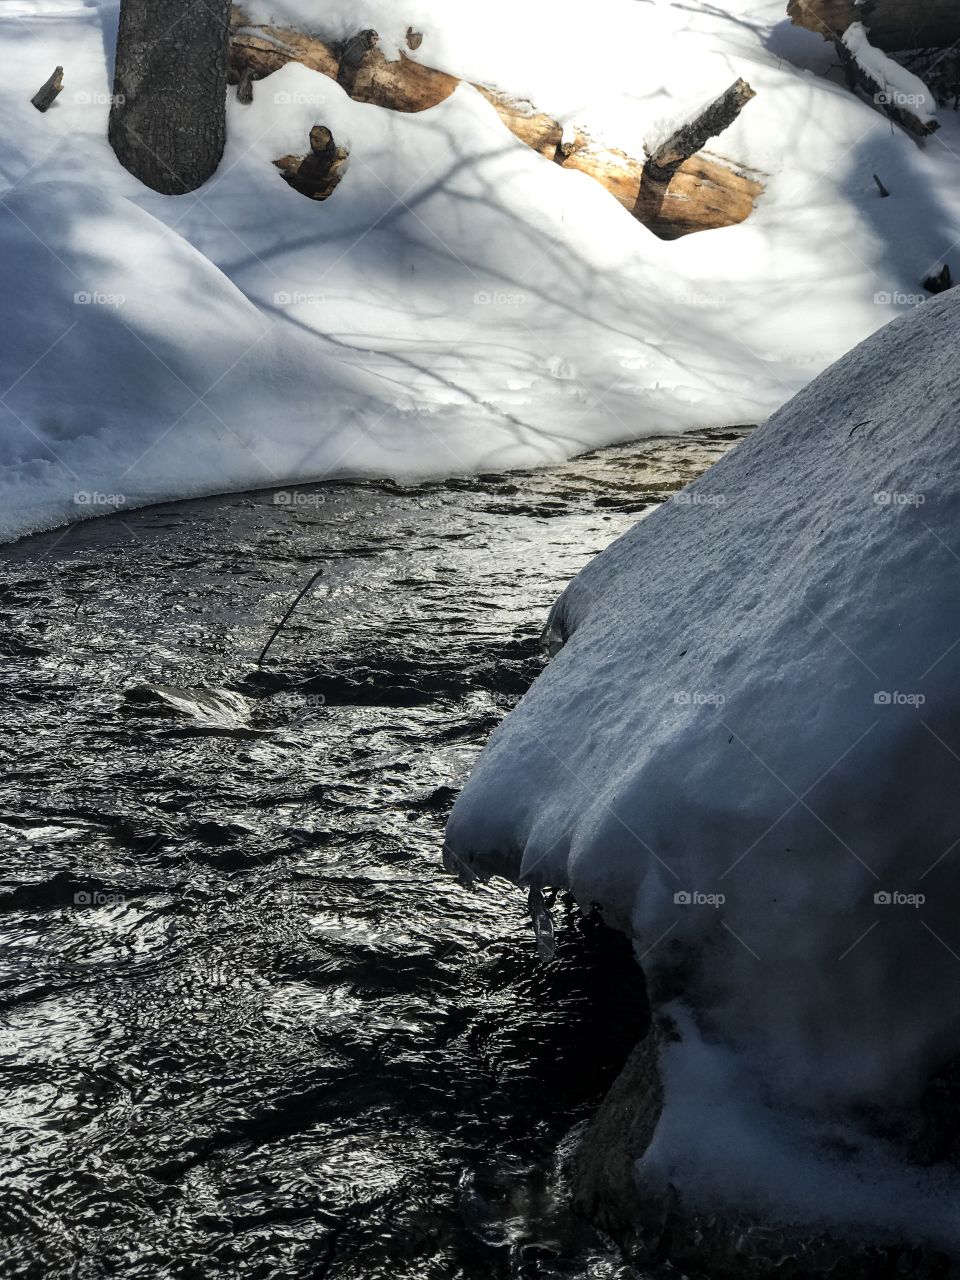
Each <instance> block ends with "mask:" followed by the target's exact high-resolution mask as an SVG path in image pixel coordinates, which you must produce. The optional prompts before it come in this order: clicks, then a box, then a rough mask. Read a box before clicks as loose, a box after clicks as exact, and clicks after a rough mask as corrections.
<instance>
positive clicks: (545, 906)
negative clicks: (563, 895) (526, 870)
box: [527, 885, 557, 960]
mask: <svg viewBox="0 0 960 1280" xmlns="http://www.w3.org/2000/svg"><path fill="white" fill-rule="evenodd" d="M555 901H556V894H552V895H551V898H550V902H549V903H548V902H547V901H546V899H545V898H544V896H543V892H542V891H541V890H540V889H538V888H537V887H536V885H531V886H530V891H529V893H528V894H527V907H528V908H529V911H530V919H531V920H532V921H533V936H534V937H535V938H536V940H537V952H538V953H539V955H540V959H541V960H552V959H553V957H554V956H555V955H556V952H557V941H556V937H555V936H554V930H553V916H552V915H551V914H550V908H551V907H552V906H553V904H554V902H555Z"/></svg>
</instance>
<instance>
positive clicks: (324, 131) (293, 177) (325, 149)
mask: <svg viewBox="0 0 960 1280" xmlns="http://www.w3.org/2000/svg"><path fill="white" fill-rule="evenodd" d="M349 154H350V153H349V152H348V151H347V150H346V148H344V147H338V146H337V144H336V142H335V141H334V138H333V134H332V133H331V132H330V130H329V129H328V128H327V126H326V125H323V124H315V125H314V126H313V128H312V129H311V130H310V153H309V155H306V156H281V157H280V159H279V160H274V162H273V163H274V164H275V165H276V166H277V168H278V169H279V170H280V173H281V176H282V177H283V179H284V181H285V182H287V183H288V184H289V185H290V186H291V187H293V189H294V191H299V192H300V194H301V195H304V196H308V197H309V198H310V199H311V200H326V199H328V198H329V197H330V196H331V195H332V194H333V192H334V191H335V190H336V188H337V187H338V186H339V184H340V181H341V179H342V178H343V172H344V168H345V166H346V161H347V157H348V156H349Z"/></svg>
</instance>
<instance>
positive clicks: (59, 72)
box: [30, 67, 63, 111]
mask: <svg viewBox="0 0 960 1280" xmlns="http://www.w3.org/2000/svg"><path fill="white" fill-rule="evenodd" d="M62 89H63V67H57V68H56V70H55V71H54V72H53V75H51V76H50V78H49V80H47V81H45V82H44V83H43V84H42V85H41V86H40V88H39V89H38V90H37V92H36V93H35V94H34V95H33V97H32V98H31V99H30V101H31V102H32V103H33V105H34V106H35V107H36V108H37V110H38V111H46V110H47V108H48V107H50V106H51V105H52V104H53V102H54V100H55V99H56V97H57V96H58V94H59V93H60V92H61V90H62Z"/></svg>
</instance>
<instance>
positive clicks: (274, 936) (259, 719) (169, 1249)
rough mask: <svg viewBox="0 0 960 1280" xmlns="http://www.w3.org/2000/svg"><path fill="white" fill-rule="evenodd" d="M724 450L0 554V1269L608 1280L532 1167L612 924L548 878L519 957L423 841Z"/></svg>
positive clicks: (624, 1044)
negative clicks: (577, 631) (526, 696)
mask: <svg viewBox="0 0 960 1280" xmlns="http://www.w3.org/2000/svg"><path fill="white" fill-rule="evenodd" d="M744 434H745V429H740V428H736V429H726V430H711V431H702V432H696V433H691V434H688V435H686V436H683V437H679V438H672V439H654V440H646V441H643V442H641V443H639V444H633V445H630V446H624V447H619V448H613V449H607V450H603V451H601V452H597V453H594V454H590V455H587V456H584V457H581V458H577V459H574V460H573V461H571V462H568V463H565V464H563V465H558V466H554V467H550V468H545V469H542V470H538V471H533V472H525V473H513V474H498V475H485V476H480V477H472V478H465V479H454V480H448V481H445V482H439V483H429V484H422V485H419V486H415V487H401V486H397V485H394V484H391V483H385V482H366V481H365V482H356V483H336V484H322V485H301V486H297V487H295V488H293V487H292V488H289V489H286V490H280V491H276V492H257V493H244V494H232V495H228V496H225V497H216V498H206V499H198V500H195V501H189V502H181V503H171V504H169V505H165V506H157V507H151V508H148V509H146V510H142V511H136V512H124V511H120V512H118V513H117V514H113V515H109V516H105V517H103V518H100V519H97V520H93V521H89V522H86V523H82V524H78V525H75V526H72V527H71V528H70V529H67V530H63V529H60V530H55V531H53V532H51V533H49V534H44V535H41V536H37V537H33V538H29V539H25V540H23V541H21V542H19V543H16V544H13V545H9V546H6V547H0V657H2V662H0V684H2V697H0V753H2V764H0V774H2V780H0V859H2V861H0V1071H2V1088H3V1097H4V1105H3V1108H2V1113H0V1275H3V1276H16V1277H34V1276H35V1277H38V1278H40V1277H43V1278H44V1280H48V1278H50V1277H68V1276H69V1277H73V1276H76V1277H91V1278H92V1277H102V1276H123V1277H137V1278H140V1277H143V1278H144V1280H147V1278H148V1277H149V1278H150V1280H155V1278H156V1277H163V1276H176V1277H201V1276H203V1277H209V1276H224V1277H226V1276H231V1277H232V1276H243V1277H281V1276H282V1277H330V1278H331V1280H346V1278H347V1277H350V1278H351V1280H354V1278H357V1280H360V1278H362V1280H380V1278H381V1277H382V1278H384V1280H387V1278H389V1280H459V1278H462V1280H498V1278H500V1277H504V1278H507V1277H510V1278H514V1277H515V1278H517V1280H528V1278H529V1280H533V1278H535V1277H536V1278H548V1277H549V1278H552V1277H561V1276H562V1277H579V1278H581V1280H587V1278H596V1280H600V1278H601V1277H611V1278H612V1277H627V1276H636V1275H637V1274H638V1273H636V1272H634V1271H632V1270H630V1269H627V1268H624V1267H623V1265H622V1263H621V1262H620V1260H619V1258H618V1256H617V1255H616V1253H615V1251H614V1250H613V1248H612V1246H611V1244H610V1242H609V1241H606V1240H604V1239H603V1238H602V1237H600V1236H598V1235H597V1234H596V1233H594V1232H593V1231H591V1230H590V1229H589V1228H588V1227H586V1226H585V1225H584V1224H582V1223H580V1222H578V1221H577V1220H576V1219H575V1218H573V1216H572V1215H571V1214H570V1213H569V1212H568V1211H567V1210H566V1209H565V1207H564V1204H565V1201H564V1174H563V1167H562V1165H563V1161H562V1158H561V1157H562V1154H563V1152H564V1151H566V1150H569V1148H570V1146H571V1144H572V1141H573V1138H572V1136H571V1135H573V1134H575V1131H576V1129H577V1126H579V1125H581V1124H582V1123H583V1122H584V1121H585V1120H586V1119H587V1118H588V1117H589V1116H590V1114H591V1112H592V1110H593V1109H594V1108H595V1107H596V1105H597V1104H598V1102H599V1101H600V1099H601V1098H602V1096H603V1094H604V1092H605V1091H606V1089H607V1088H608V1087H609V1086H610V1084H611V1083H612V1081H613V1079H614V1078H615V1077H616V1075H617V1073H618V1071H619V1069H620V1067H621V1066H622V1064H623V1061H624V1059H625V1058H626V1056H627V1054H628V1053H629V1051H630V1049H631V1048H632V1047H633V1045H634V1043H635V1042H636V1041H637V1040H638V1039H639V1037H640V1036H641V1035H642V1033H643V1030H644V1018H645V1011H644V1003H643V997H642V992H641V985H640V982H639V973H638V970H637V969H636V967H635V965H634V961H633V959H632V955H631V951H630V947H629V945H628V943H627V942H626V940H625V939H623V938H621V937H619V936H617V935H613V934H611V933H610V932H609V931H608V930H606V929H605V928H604V927H603V926H602V925H601V924H599V923H598V922H596V921H595V920H593V919H590V918H584V917H583V916H581V914H580V913H579V912H578V911H577V909H576V908H575V907H574V905H573V904H572V903H571V902H570V901H568V900H565V899H561V900H560V901H559V902H558V904H557V906H556V908H555V909H554V916H555V921H556V930H557V951H556V956H555V958H554V959H553V960H552V961H550V962H549V963H545V962H544V961H543V960H542V959H540V957H539V956H538V954H537V950H536V947H535V945H534V939H533V935H532V932H531V927H530V921H529V918H528V915H527V909H526V902H525V897H524V895H523V894H522V893H521V892H520V891H519V890H517V889H515V888H514V887H512V886H509V885H506V884H502V883H500V882H491V883H490V884H487V885H481V886H478V887H477V888H475V889H474V890H472V891H470V890H467V889H465V888H463V887H462V886H461V885H459V884H458V883H457V882H456V881H455V880H454V879H453V878H452V877H450V876H449V875H447V874H446V873H445V872H444V870H443V867H442V862H441V847H442V840H443V828H444V822H445V819H446V815H447V814H448V812H449V810H450V807H451V805H452V803H453V800H454V798H455V796H456V793H457V790H458V788H459V787H460V786H461V785H462V783H463V781H464V779H465V777H466V775H467V773H468V772H469V769H470V767H471V764H472V762H473V761H474V759H475V758H476V756H477V753H478V752H479V750H480V748H481V747H482V745H483V743H484V742H485V740H486V739H487V738H488V736H489V734H490V732H491V730H492V729H493V728H494V727H495V726H496V725H497V723H498V722H499V721H500V720H501V719H502V718H503V716H504V715H505V714H506V712H507V711H508V710H509V709H510V708H511V706H513V704H514V703H515V702H516V701H517V699H518V698H520V697H521V696H522V694H523V693H524V691H525V690H526V689H527V688H528V686H529V685H530V683H531V681H532V680H533V679H534V678H535V677H536V675H537V673H538V672H539V671H540V670H541V668H542V665H543V662H544V660H545V659H544V656H543V654H542V652H541V646H540V632H541V629H542V627H543V624H544V622H545V620H546V616H547V613H548V610H549V608H550V605H551V604H552V603H553V601H554V599H555V598H556V596H557V595H558V594H559V593H560V591H561V590H562V589H563V587H564V586H565V584H566V583H567V582H568V581H569V579H570V578H571V577H572V576H573V574H575V573H576V572H577V571H578V570H579V569H580V568H581V567H582V566H583V564H584V563H585V562H586V561H587V560H588V559H589V558H590V557H591V556H593V555H594V554H596V553H597V552H598V551H600V550H601V549H602V548H603V547H604V546H606V545H607V544H608V543H609V542H610V541H611V540H612V539H613V538H615V537H616V536H618V535H619V534H621V533H622V532H623V531H624V530H626V529H627V528H628V527H629V526H630V525H631V524H633V523H634V522H635V521H636V520H637V519H638V518H639V517H640V516H641V515H643V514H644V513H646V512H647V511H649V510H651V509H652V508H653V507H654V506H655V505H656V504H657V503H658V502H661V501H663V500H665V499H666V498H668V497H669V495H670V494H671V493H672V492H673V491H674V490H675V489H676V488H678V487H679V486H680V485H682V484H685V483H687V482H688V481H689V480H691V479H692V478H694V477H695V476H696V475H697V474H699V473H700V472H701V471H702V470H703V469H704V468H705V467H706V466H707V465H709V464H710V463H711V462H712V461H714V460H715V459H716V458H718V457H719V456H720V455H721V454H722V453H723V452H724V451H725V450H726V449H727V448H729V447H730V445H731V444H733V443H735V442H736V440H738V439H740V438H741V437H742V436H743V435H744ZM321 566H322V567H323V575H322V577H321V579H320V581H319V582H318V583H317V585H316V587H315V588H314V590H313V591H312V592H311V594H310V595H309V597H308V598H307V599H306V600H305V601H304V602H303V603H302V605H301V606H300V608H299V610H298V611H297V612H296V613H295V614H294V616H293V617H292V619H291V620H290V621H289V622H288V623H287V624H286V626H285V627H284V628H283V630H282V631H281V633H280V634H279V636H278V637H277V638H276V640H275V641H274V643H273V645H272V647H271V649H270V652H269V656H268V658H267V660H266V662H265V663H264V665H263V667H262V669H258V668H257V665H256V658H257V654H258V652H259V651H260V649H261V648H262V646H263V644H264V643H265V641H266V640H267V638H268V636H269V635H270V632H271V629H272V627H273V626H274V625H275V623H276V622H277V621H278V620H279V618H280V617H281V616H282V614H283V612H284V610H285V608H286V607H287V605H288V604H289V603H290V601H291V600H292V599H293V598H294V596H295V595H296V593H297V592H298V590H299V589H300V588H301V587H302V586H303V585H304V584H305V582H306V581H307V580H308V579H309V577H310V575H311V574H312V573H314V572H315V571H316V570H317V569H318V568H320V567H321ZM652 569H653V570H654V571H655V566H652ZM671 1274H674V1275H675V1274H676V1273H671Z"/></svg>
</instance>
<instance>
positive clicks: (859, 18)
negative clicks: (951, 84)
mask: <svg viewBox="0 0 960 1280" xmlns="http://www.w3.org/2000/svg"><path fill="white" fill-rule="evenodd" d="M915 2H918V3H919V6H920V8H921V9H923V8H924V7H925V4H924V0H911V4H913V3H915ZM952 2H953V0H952ZM926 7H931V6H926ZM932 7H934V8H935V7H936V6H932ZM883 9H884V7H883V0H867V2H866V3H864V4H861V5H859V6H857V5H855V4H854V3H853V0H789V3H788V4H787V13H788V14H789V16H790V19H791V21H792V22H794V23H795V24H796V25H797V26H801V27H806V28H808V29H809V30H811V31H816V32H818V33H819V34H820V35H822V36H823V38H824V40H829V41H831V42H832V44H833V46H834V48H835V49H836V51H837V57H838V58H839V60H840V65H841V66H842V67H843V70H844V73H845V75H846V78H847V84H848V85H849V87H850V88H851V89H853V90H858V89H859V90H862V91H863V92H864V93H865V94H866V95H867V96H868V97H870V98H871V99H872V100H873V103H874V105H875V106H877V107H878V108H879V109H880V110H881V111H883V112H884V114H885V115H887V116H889V117H890V119H891V120H894V121H895V122H896V123H897V124H900V125H902V126H903V127H904V128H905V129H907V130H908V131H909V132H910V133H913V134H916V135H917V137H919V138H924V137H927V136H928V135H929V134H931V133H935V132H936V130H937V129H938V128H939V127H940V126H939V124H938V122H937V121H936V120H933V119H929V118H921V116H920V115H919V114H918V113H916V112H914V111H911V110H910V106H911V105H912V102H913V101H914V98H913V96H912V95H911V94H906V95H905V94H903V93H898V92H896V90H894V91H892V92H891V91H890V89H889V86H888V85H887V84H886V83H885V82H884V83H882V82H881V80H880V79H878V78H877V75H878V74H879V75H881V76H882V72H877V73H872V72H871V67H870V66H869V65H866V64H865V62H864V61H863V60H862V58H861V57H858V48H859V47H861V46H862V48H863V49H864V50H867V51H868V52H869V54H870V58H869V59H868V62H871V63H878V62H879V63H882V62H884V61H885V62H887V63H889V62H890V61H891V59H890V58H889V56H887V55H888V51H890V50H891V49H892V50H894V51H897V50H901V51H902V50H903V49H904V48H906V47H907V46H906V45H905V44H903V43H902V41H904V40H907V41H909V40H912V39H919V38H920V37H919V35H918V34H917V33H918V32H919V31H920V30H934V29H936V27H935V25H931V24H930V23H929V22H925V21H924V20H923V19H924V15H923V14H922V13H920V14H918V15H917V17H918V19H919V21H918V22H917V24H916V25H915V27H914V28H913V32H914V34H913V35H912V36H911V35H910V34H909V33H908V32H907V29H906V27H905V26H904V24H903V22H900V25H899V26H897V25H893V26H892V25H891V23H890V21H889V19H890V18H892V17H893V16H894V13H895V10H894V7H893V6H891V5H887V7H886V12H887V18H888V21H887V22H886V23H884V22H883ZM933 16H934V15H933V14H928V15H927V17H933ZM860 23H862V24H864V25H863V26H860V25H857V24H860ZM940 25H941V26H942V24H940ZM954 29H955V34H953V35H952V36H951V38H950V43H953V42H954V41H956V40H957V39H958V38H960V18H957V19H956V21H955V22H954V25H953V27H943V31H944V32H949V31H951V30H954ZM896 70H897V72H898V73H899V71H900V68H899V65H898V67H897V69H896ZM901 74H902V73H901ZM923 88H924V86H923V85H919V89H923ZM920 96H921V98H922V95H920Z"/></svg>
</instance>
